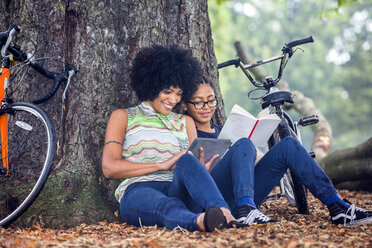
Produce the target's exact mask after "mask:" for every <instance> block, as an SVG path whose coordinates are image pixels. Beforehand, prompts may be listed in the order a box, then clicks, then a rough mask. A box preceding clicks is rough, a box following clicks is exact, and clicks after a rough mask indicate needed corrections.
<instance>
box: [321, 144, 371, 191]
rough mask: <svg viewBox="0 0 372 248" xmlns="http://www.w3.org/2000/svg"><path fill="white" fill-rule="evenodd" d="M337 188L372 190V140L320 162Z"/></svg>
mask: <svg viewBox="0 0 372 248" xmlns="http://www.w3.org/2000/svg"><path fill="white" fill-rule="evenodd" d="M319 165H320V166H321V167H322V168H323V169H324V171H325V172H326V174H327V175H328V176H329V177H330V178H331V180H332V182H333V183H334V185H335V186H336V187H337V188H346V189H352V190H355V189H359V190H369V191H371V190H372V138H369V139H368V140H367V141H366V142H364V143H362V144H360V145H358V146H356V147H352V148H348V149H342V150H337V151H335V152H333V153H331V154H329V155H328V156H327V157H325V158H323V159H322V160H320V161H319Z"/></svg>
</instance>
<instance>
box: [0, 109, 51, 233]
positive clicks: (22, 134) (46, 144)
mask: <svg viewBox="0 0 372 248" xmlns="http://www.w3.org/2000/svg"><path fill="white" fill-rule="evenodd" d="M0 115H1V116H6V115H7V116H8V135H7V137H1V151H3V150H6V149H7V150H8V155H7V157H5V155H4V154H6V152H5V153H3V152H1V153H0V154H1V160H0V161H1V163H2V165H3V166H5V164H4V163H5V162H4V161H5V160H8V161H9V175H7V176H5V175H2V176H0V185H1V191H0V225H1V226H3V227H6V226H8V225H9V224H11V223H12V222H13V221H15V220H16V218H17V217H19V216H20V215H21V214H22V213H23V212H24V211H25V210H27V208H28V207H29V206H30V205H31V203H32V202H33V201H34V200H35V198H36V197H37V195H38V194H39V193H40V191H41V189H42V188H43V186H44V183H45V181H46V179H47V178H48V175H49V172H50V169H51V165H52V162H53V158H54V154H55V151H56V137H55V131H54V127H53V124H52V121H51V120H50V118H49V116H48V115H47V113H45V111H43V110H42V109H40V108H39V107H37V106H35V105H34V104H30V103H14V104H9V105H8V106H7V107H6V108H5V109H1V110H0ZM3 136H6V135H3ZM6 140H7V142H6Z"/></svg>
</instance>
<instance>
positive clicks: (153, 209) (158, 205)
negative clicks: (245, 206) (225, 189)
mask: <svg viewBox="0 0 372 248" xmlns="http://www.w3.org/2000/svg"><path fill="white" fill-rule="evenodd" d="M211 206H216V207H225V208H228V205H227V203H226V202H225V200H224V199H223V197H222V195H221V193H220V191H219V190H218V188H217V185H216V184H215V182H214V181H213V178H212V177H211V176H210V174H209V173H208V172H207V170H206V169H205V168H204V166H203V165H202V164H201V163H200V161H199V160H197V159H196V158H195V157H193V156H192V155H190V154H185V155H183V156H182V157H181V158H180V159H179V160H178V162H177V165H176V168H175V170H174V176H173V181H172V182H139V183H134V184H131V185H129V187H128V188H127V189H126V190H125V193H124V195H123V197H122V199H121V201H120V215H121V217H122V219H123V220H124V221H125V222H127V223H128V224H131V225H135V226H140V225H141V224H142V225H145V226H153V225H157V226H159V227H163V226H165V227H166V228H168V229H170V230H172V229H174V228H175V227H177V226H180V227H182V228H185V229H187V230H189V231H195V230H200V229H199V227H198V225H197V224H196V219H197V217H198V216H199V214H200V213H201V212H202V211H203V210H204V209H208V208H209V207H211Z"/></svg>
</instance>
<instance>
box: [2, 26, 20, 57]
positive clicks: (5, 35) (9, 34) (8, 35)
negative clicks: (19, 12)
mask: <svg viewBox="0 0 372 248" xmlns="http://www.w3.org/2000/svg"><path fill="white" fill-rule="evenodd" d="M20 30H21V29H20V28H19V26H18V25H16V24H11V25H10V26H9V28H8V30H7V31H5V32H1V33H0V48H1V56H2V57H5V55H6V51H7V50H8V47H9V45H10V42H11V41H12V39H13V36H14V35H16V34H17V33H19V31H20Z"/></svg>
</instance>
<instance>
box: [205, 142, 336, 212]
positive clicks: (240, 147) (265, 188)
mask: <svg viewBox="0 0 372 248" xmlns="http://www.w3.org/2000/svg"><path fill="white" fill-rule="evenodd" d="M255 158H256V149H255V147H254V145H253V144H252V142H251V141H250V140H249V139H246V138H243V139H240V140H238V141H237V142H235V143H234V145H233V146H232V147H231V148H230V149H229V151H228V152H227V153H226V154H225V156H224V157H223V158H222V159H221V160H220V162H219V163H218V164H217V165H216V166H215V168H214V169H213V170H212V171H211V175H212V177H213V179H214V180H215V182H216V184H217V186H218V188H219V189H220V191H221V193H222V195H223V197H224V199H225V200H226V202H227V203H228V204H229V207H230V209H231V212H232V213H233V215H234V214H235V211H236V207H237V205H236V204H237V201H238V200H239V199H240V198H242V197H244V196H249V197H251V198H252V199H253V200H254V202H255V203H256V205H257V206H260V205H261V204H262V203H263V202H264V200H265V199H266V197H267V196H268V195H269V193H270V192H271V190H272V189H273V188H274V187H275V186H276V185H277V184H278V183H279V181H280V179H281V178H282V177H283V175H284V173H285V172H286V170H287V169H288V168H289V169H290V170H291V171H292V172H293V173H294V174H295V175H296V177H297V178H299V179H300V180H301V182H302V183H303V184H304V185H305V186H306V187H307V188H308V189H309V190H310V192H311V193H312V194H313V195H314V197H316V198H318V199H319V200H320V201H321V202H323V203H325V201H326V200H327V199H328V198H329V197H330V196H331V195H333V194H336V190H335V188H334V187H333V184H332V182H331V180H330V179H329V178H328V176H327V175H326V174H325V173H324V171H323V169H322V168H321V167H320V166H319V165H318V164H317V163H316V162H315V160H314V159H313V158H311V157H310V156H309V154H308V153H307V151H306V150H305V149H304V148H303V146H302V145H301V144H300V143H299V142H298V141H297V140H296V139H294V138H292V137H287V138H285V139H283V140H282V141H280V142H279V143H278V144H276V145H275V146H274V147H273V148H272V149H270V150H269V151H268V152H267V153H266V154H265V155H264V156H263V157H262V158H261V160H260V161H259V162H258V163H257V165H256V166H254V163H255Z"/></svg>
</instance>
